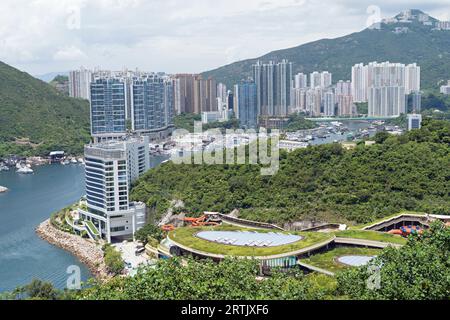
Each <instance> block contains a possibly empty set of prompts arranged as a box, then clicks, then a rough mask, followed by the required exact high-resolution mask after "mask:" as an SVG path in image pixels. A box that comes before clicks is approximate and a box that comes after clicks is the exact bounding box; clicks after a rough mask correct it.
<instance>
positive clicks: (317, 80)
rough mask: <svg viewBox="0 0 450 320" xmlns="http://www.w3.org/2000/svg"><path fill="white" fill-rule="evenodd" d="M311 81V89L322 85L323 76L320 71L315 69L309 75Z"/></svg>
mask: <svg viewBox="0 0 450 320" xmlns="http://www.w3.org/2000/svg"><path fill="white" fill-rule="evenodd" d="M309 81H310V85H309V86H310V88H311V89H315V88H319V87H320V86H321V82H322V76H321V74H320V73H319V72H317V71H314V72H313V73H311V74H310V75H309Z"/></svg>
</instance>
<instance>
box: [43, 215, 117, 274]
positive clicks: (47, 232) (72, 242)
mask: <svg viewBox="0 0 450 320" xmlns="http://www.w3.org/2000/svg"><path fill="white" fill-rule="evenodd" d="M36 233H37V235H38V236H39V237H40V238H41V239H43V240H45V241H47V242H49V243H50V244H52V245H55V246H57V247H59V248H62V249H64V250H66V251H68V252H70V253H71V254H73V255H74V256H76V257H77V258H78V259H79V260H80V261H81V262H82V263H83V264H85V265H86V266H87V267H88V268H89V270H90V271H91V273H92V274H93V275H94V276H95V278H96V279H97V280H100V281H105V280H108V279H109V278H110V276H109V275H108V272H107V268H106V265H105V262H104V260H103V251H102V248H101V246H100V245H98V244H96V243H95V242H93V241H90V240H86V239H83V238H81V237H79V236H76V235H72V234H69V233H66V232H62V231H60V230H58V229H57V228H55V227H54V226H52V224H51V223H50V220H46V221H44V222H43V223H41V224H40V225H39V226H38V227H37V228H36Z"/></svg>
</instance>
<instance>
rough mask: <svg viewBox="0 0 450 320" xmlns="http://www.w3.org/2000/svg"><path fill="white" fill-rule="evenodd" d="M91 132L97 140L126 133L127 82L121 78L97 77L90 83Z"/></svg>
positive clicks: (112, 137)
mask: <svg viewBox="0 0 450 320" xmlns="http://www.w3.org/2000/svg"><path fill="white" fill-rule="evenodd" d="M90 91H91V94H90V95H91V103H90V105H91V134H92V136H93V137H94V139H96V140H108V139H114V138H117V137H120V136H123V135H125V134H126V131H127V128H126V109H127V108H126V103H127V96H126V94H127V90H126V82H125V81H124V79H121V78H110V77H104V78H96V79H95V80H94V81H93V82H92V83H91V85H90Z"/></svg>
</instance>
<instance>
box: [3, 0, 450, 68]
mask: <svg viewBox="0 0 450 320" xmlns="http://www.w3.org/2000/svg"><path fill="white" fill-rule="evenodd" d="M411 8H414V9H421V10H422V11H424V12H427V13H429V14H430V15H432V16H434V17H436V18H438V19H441V20H450V1H449V0H422V1H416V0H382V1H375V0H369V1H366V0H1V1H0V61H2V62H5V63H8V64H10V65H12V66H14V67H16V68H19V69H21V70H23V71H26V72H28V73H30V74H33V75H42V74H46V73H51V72H62V71H68V70H72V69H77V68H79V67H80V66H85V67H88V68H95V67H101V68H104V69H113V70H120V69H122V68H124V67H128V68H130V69H134V68H139V69H140V70H145V71H155V72H160V71H164V72H167V73H179V72H189V73H197V72H202V71H206V70H210V69H214V68H216V67H220V66H222V65H225V64H229V63H232V62H235V61H239V60H243V59H248V58H255V57H258V56H261V55H263V54H265V53H268V52H270V51H273V50H278V49H283V48H289V47H294V46H298V45H300V44H304V43H307V42H310V41H314V40H319V39H323V38H335V37H339V36H344V35H346V34H349V33H352V32H357V31H360V30H362V29H364V28H366V27H367V26H368V24H371V23H373V22H376V21H379V19H381V18H386V17H392V16H395V15H396V14H397V13H399V12H401V11H403V10H405V9H411Z"/></svg>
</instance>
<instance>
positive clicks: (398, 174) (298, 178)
mask: <svg viewBox="0 0 450 320" xmlns="http://www.w3.org/2000/svg"><path fill="white" fill-rule="evenodd" d="M376 140H377V142H378V143H377V144H376V145H374V146H370V147H365V146H364V145H360V146H358V147H357V148H356V149H354V150H349V151H346V150H344V149H343V148H342V146H341V145H339V144H329V145H322V146H315V147H309V148H307V149H302V150H297V151H294V152H292V153H289V154H287V153H285V152H282V153H281V154H280V158H281V159H280V170H279V172H278V173H277V174H276V175H274V176H261V174H260V168H259V166H256V165H190V164H184V165H178V164H174V163H171V162H170V163H167V164H164V165H162V166H160V167H158V168H157V169H153V170H151V171H149V172H148V173H147V174H146V175H145V176H143V177H142V178H141V179H140V180H139V181H138V182H137V184H136V185H135V187H134V189H133V190H132V198H133V200H139V201H144V202H145V203H147V205H148V206H149V207H150V208H154V209H155V211H156V213H157V215H158V216H160V215H162V214H163V212H165V210H166V209H167V207H168V206H169V203H170V202H171V201H172V200H174V199H177V200H182V201H183V202H184V203H185V211H186V212H188V213H190V214H197V215H199V214H201V213H202V212H204V211H213V212H222V213H229V212H231V211H232V210H234V209H236V208H238V209H241V217H242V218H244V219H249V220H258V221H264V222H272V223H281V224H282V223H286V222H292V221H298V220H302V219H319V220H320V219H322V220H325V221H332V222H341V221H349V222H352V221H353V222H357V223H365V222H370V221H373V220H375V219H377V218H382V217H386V216H389V215H391V214H393V213H397V212H401V211H405V210H406V211H420V212H428V213H435V214H448V213H449V211H448V209H449V208H450V197H449V195H450V185H449V183H448V179H449V168H450V148H449V147H448V145H449V143H450V122H447V121H430V120H426V121H424V128H423V129H422V130H418V131H413V132H410V133H408V134H406V135H404V136H400V137H395V136H389V135H388V134H386V133H380V134H378V136H377V139H376Z"/></svg>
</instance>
